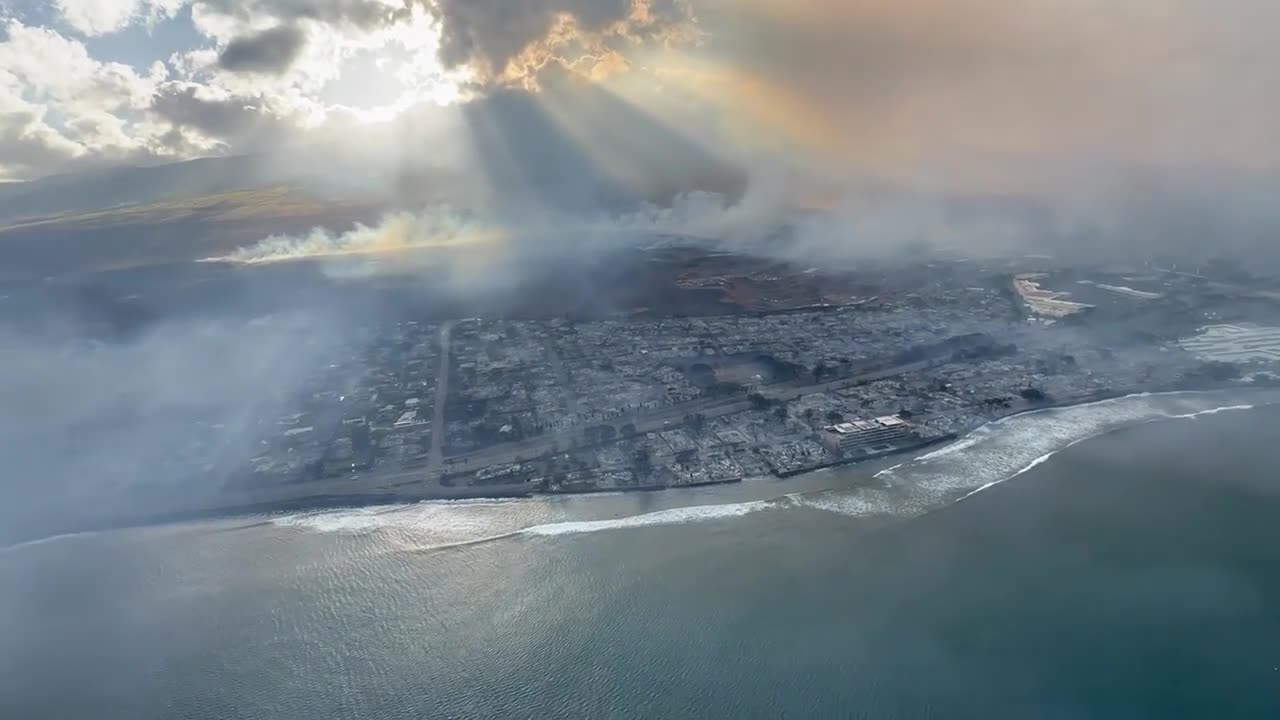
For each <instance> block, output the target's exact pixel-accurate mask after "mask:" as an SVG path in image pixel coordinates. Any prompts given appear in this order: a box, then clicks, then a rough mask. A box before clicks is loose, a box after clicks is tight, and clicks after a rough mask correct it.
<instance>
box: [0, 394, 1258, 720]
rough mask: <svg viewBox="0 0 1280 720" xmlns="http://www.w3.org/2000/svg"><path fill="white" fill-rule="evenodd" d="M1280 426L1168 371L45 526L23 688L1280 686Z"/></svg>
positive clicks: (101, 698) (1190, 711)
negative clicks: (952, 430)
mask: <svg viewBox="0 0 1280 720" xmlns="http://www.w3.org/2000/svg"><path fill="white" fill-rule="evenodd" d="M1250 405H1256V406H1257V407H1254V408H1253V409H1247V408H1246V407H1245V406H1250ZM1276 428H1280V411H1278V410H1277V409H1276V408H1275V407H1269V406H1268V405H1267V402H1266V401H1265V399H1264V398H1263V397H1261V396H1258V397H1248V398H1246V399H1244V400H1242V399H1241V398H1239V397H1235V396H1232V397H1223V396H1219V395H1199V394H1181V395H1176V396H1141V397H1133V398H1125V399H1120V400H1114V401H1105V402H1104V403H1095V404H1092V405H1089V406H1082V407H1078V408H1065V409H1059V410H1052V411H1047V412H1044V413H1035V414H1029V415H1022V416H1018V417H1015V418H1010V419H1008V420H1005V421H1003V422H1000V423H995V424H993V425H990V426H988V427H986V428H984V429H982V430H979V431H978V432H977V433H975V434H973V435H971V436H969V437H967V438H964V439H962V440H961V441H959V442H958V443H956V444H953V445H952V446H949V447H947V448H942V449H939V450H936V451H933V452H930V453H926V454H924V455H923V457H921V458H917V459H908V460H906V461H905V462H901V459H900V460H899V461H896V462H895V463H893V464H894V465H896V467H886V466H885V465H882V466H869V467H867V466H864V467H853V468H842V469H834V470H829V471H824V472H821V473H815V474H812V475H808V476H804V477H801V478H794V479H792V480H788V481H775V480H757V481H749V482H747V483H744V484H742V485H740V486H729V487H721V488H705V489H698V490H692V491H688V492H687V493H679V492H676V493H659V494H641V495H630V494H628V495H616V496H593V497H568V498H552V499H546V500H541V499H539V500H511V501H462V502H453V503H421V504H418V505H413V506H400V507H382V508H365V509H360V510H337V511H324V512H316V513H302V514H291V515H282V516H274V517H262V518H248V519H235V520H220V521H213V522H201V523H191V524H184V525H173V526H165V527H153V528H142V529H135V530H126V531H115V532H108V533H98V534H85V535H78V536H71V537H64V538H55V539H50V540H48V541H43V542H37V543H28V544H25V545H22V546H18V547H12V548H9V549H6V550H5V551H3V552H0V588H3V590H0V636H3V637H4V638H6V640H5V642H4V644H3V647H2V648H0V717H23V718H42V717H59V718H62V717H70V718H78V717H86V718H88V717H95V718H96V717H138V718H151V717H155V718H215V717H248V718H269V717H270V718H276V717H308V718H311V717H369V718H419V717H510V716H516V717H552V716H567V717H584V716H588V717H600V716H633V717H687V716H707V715H723V716H737V717H778V716H781V715H793V716H797V715H798V716H850V715H853V716H866V717H890V718H895V717H896V718H908V717H930V716H947V717H954V716H975V715H982V716H997V717H1100V716H1104V717H1126V718H1127V717H1139V716H1141V717H1148V716H1175V715H1176V716H1202V715H1209V716H1216V717H1227V716H1231V717H1276V716H1278V714H1280V692H1278V691H1277V690H1276V688H1280V656H1277V655H1276V650H1275V648H1277V647H1280V617H1277V616H1276V613H1275V612H1274V608H1276V607H1280V570H1277V568H1280V523H1276V522H1275V519H1276V518H1277V517H1280V480H1277V479H1276V477H1275V473H1274V469H1273V468H1274V467H1275V466H1276V465H1277V461H1280V446H1278V444H1277V443H1276V442H1275V441H1276V440H1277V432H1280V431H1278V430H1277V429H1276ZM886 465H888V464H886ZM939 510H941V512H938V511H939Z"/></svg>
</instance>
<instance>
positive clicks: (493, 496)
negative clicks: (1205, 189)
mask: <svg viewBox="0 0 1280 720" xmlns="http://www.w3.org/2000/svg"><path fill="white" fill-rule="evenodd" d="M1232 389H1235V390H1243V389H1245V388H1241V387H1238V386H1236V387H1232V386H1227V387H1209V388H1206V387H1195V388H1177V389H1155V390H1146V391H1118V390H1108V391H1101V392H1095V393H1088V394H1085V395H1081V396H1074V397H1072V398H1063V399H1060V400H1051V401H1049V402H1045V403H1032V402H1030V401H1022V402H1021V403H1019V405H1018V406H1017V407H1013V408H1009V409H1007V411H1005V412H1001V413H997V414H995V415H993V416H990V417H987V418H985V419H983V420H982V421H981V422H975V423H973V424H972V425H970V426H967V427H965V428H964V429H962V430H960V431H958V432H952V433H947V434H945V435H942V436H938V437H936V438H930V439H925V440H921V441H920V442H917V443H913V444H911V445H908V446H904V447H902V448H901V449H895V450H893V451H890V452H886V453H882V454H879V455H875V456H871V457H857V458H850V459H841V460H837V461H833V462H830V463H826V464H823V465H819V466H816V467H810V468H805V469H803V470H798V471H795V472H788V473H784V474H774V475H770V476H768V477H774V478H777V479H779V480H787V479H790V478H794V477H799V476H803V475H807V474H810V473H815V472H820V471H824V470H829V469H832V468H837V467H853V466H856V465H860V464H863V463H869V462H871V461H875V460H883V459H885V458H889V457H893V456H896V455H903V454H910V453H913V452H918V451H920V450H923V449H926V448H929V447H934V446H938V445H944V446H945V445H946V444H950V443H953V442H957V441H960V440H963V439H964V438H966V437H968V436H969V435H971V434H972V433H974V432H976V431H977V430H978V429H980V428H982V427H986V426H987V425H991V424H995V423H1000V422H1003V421H1005V420H1008V419H1010V418H1014V417H1018V416H1021V415H1031V414H1035V413H1039V412H1045V411H1050V410H1057V409H1063V408H1070V407H1080V406H1084V405H1090V404H1093V403H1098V402H1105V401H1107V400H1117V399H1124V398H1136V397H1144V396H1153V395H1178V394H1191V393H1194V394H1207V393H1216V392H1228V391H1230V390H1232ZM744 480H745V478H735V479H731V480H724V481H710V482H703V483H697V484H694V485H675V486H644V487H633V488H608V489H600V490H591V491H574V492H532V491H529V490H527V489H525V488H523V487H521V488H512V489H509V490H503V489H500V488H472V487H466V488H449V489H448V491H447V492H441V491H440V490H441V488H438V487H426V486H420V487H421V490H408V489H396V490H392V491H388V492H353V493H315V494H311V495H301V496H297V497H291V498H287V499H270V500H258V501H249V502H242V503H227V504H212V503H210V504H207V505H205V506H203V507H194V508H186V509H175V510H173V511H166V512H158V513H148V514H145V515H140V516H134V517H129V516H127V515H126V516H123V517H120V516H117V517H116V518H115V519H104V520H102V521H100V522H90V523H82V524H79V525H73V526H68V527H65V528H58V529H56V530H55V531H52V532H47V533H43V534H40V535H38V536H31V537H20V536H19V537H14V538H10V539H8V541H7V542H5V544H4V545H0V552H2V551H4V550H6V549H10V548H13V547H17V546H22V545H27V544H31V543H39V542H42V541H44V540H49V539H53V538H58V537H64V536H75V535H79V534H86V533H101V532H110V531H115V530H129V529H138V528H147V527H158V526H163V525H172V524H179V523H184V522H195V521H203V520H223V519H234V518H246V519H249V518H253V517H254V516H272V515H280V514H287V513H297V512H318V511H325V510H343V509H352V510H355V509H361V508H369V507H379V506H397V505H402V506H409V505H415V504H418V503H422V502H432V501H436V502H449V501H455V500H514V499H534V498H539V497H548V498H555V497H566V496H575V495H582V496H586V495H600V494H606V493H619V492H620V493H627V494H630V493H650V492H660V491H666V490H675V491H678V490H682V489H694V488H705V487H708V486H716V485H733V484H739V483H742V482H743V481H744ZM941 509H943V508H939V510H941ZM934 512H937V511H934ZM930 514H932V513H930Z"/></svg>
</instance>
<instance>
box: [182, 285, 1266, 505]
mask: <svg viewBox="0 0 1280 720" xmlns="http://www.w3.org/2000/svg"><path fill="white" fill-rule="evenodd" d="M1037 262H1038V263H1040V264H1044V263H1043V262H1042V261H1024V262H1023V263H1022V266H1017V265H1015V266H1009V267H1003V266H1002V267H998V268H992V267H990V266H984V265H981V264H978V263H970V262H967V261H953V262H946V263H942V262H940V263H937V264H935V267H931V268H930V269H929V273H928V277H929V278H931V279H930V280H929V281H928V282H927V283H925V284H912V282H911V281H910V280H909V279H904V278H901V277H891V276H889V277H885V278H883V280H882V281H881V287H882V288H889V289H887V290H885V291H882V292H878V293H877V294H875V295H866V296H858V295H855V294H852V293H846V294H845V295H843V296H840V297H839V301H838V302H819V303H816V304H815V303H812V302H811V301H812V299H813V298H805V302H807V303H809V304H804V305H797V303H796V301H795V299H794V298H790V299H783V300H780V301H778V302H776V303H775V305H774V306H772V307H768V308H767V309H757V308H752V309H749V310H747V311H744V310H743V309H742V308H741V307H737V306H726V312H724V313H722V314H704V315H699V316H690V317H676V316H669V315H668V316H653V315H650V314H645V313H633V314H630V315H619V316H616V317H606V318H587V319H583V318H571V317H550V318H503V317H484V318H462V319H456V320H426V319H424V320H413V319H396V320H393V321H388V322H387V323H385V324H383V325H371V326H370V327H368V328H365V329H364V331H363V332H362V333H357V334H354V335H353V336H352V337H350V338H349V341H348V342H347V343H345V344H343V345H341V346H340V347H339V348H337V349H334V350H332V353H333V356H332V357H329V358H326V359H327V360H328V362H326V363H322V371H321V372H319V373H318V374H316V375H315V376H314V377H308V378H306V382H305V383H304V388H305V390H304V392H302V393H301V394H300V395H298V396H297V397H296V398H293V399H291V402H293V405H292V406H290V407H289V408H288V412H285V413H283V414H278V415H275V416H271V417H263V418H260V419H258V420H257V421H256V422H257V424H256V425H255V429H256V430H257V432H258V434H259V436H260V437H259V438H258V439H257V441H256V446H255V447H256V451H255V452H253V453H252V454H251V456H250V457H247V458H245V459H244V462H243V463H241V464H239V465H238V466H237V467H235V468H234V469H233V471H232V472H231V473H230V477H231V479H230V480H229V481H227V483H228V487H229V489H230V490H232V491H235V492H239V493H241V495H243V496H245V497H253V498H256V497H264V496H266V497H272V498H279V497H288V496H293V495H297V496H302V495H306V494H308V493H324V494H334V493H340V494H351V493H367V494H369V495H377V494H380V493H396V494H400V495H408V496H413V497H477V496H509V495H526V494H535V493H581V492H600V491H625V490H651V489H660V488H669V487H687V486H696V485H704V484H713V483H726V482H736V481H739V480H742V479H744V478H751V477H758V476H767V475H773V476H778V477H786V476H790V475H794V474H797V473H803V472H807V471H811V470H815V469H818V468H823V467H829V466H833V465H839V464H845V463H851V462H856V461H860V460H866V459H870V458H876V457H882V456H886V455H890V454H895V453H902V452H908V451H912V450H916V449H920V448H924V447H926V446H929V445H933V444H937V443H941V442H945V441H947V440H950V439H952V438H955V437H957V436H958V435H961V434H963V433H965V432H967V431H969V430H972V429H973V428H975V427H977V426H979V425H981V424H983V423H985V422H989V421H991V420H993V419H996V418H999V417H1002V416H1006V415H1009V414H1013V413H1017V412H1022V411H1027V410H1034V409H1037V408H1043V407H1048V406H1051V405H1055V404H1065V403H1074V402H1083V401H1087V400H1090V399H1097V398H1102V397H1109V396H1114V395H1119V394H1127V393H1131V392H1146V391H1160V390H1174V389H1187V388H1197V387H1209V386H1215V385H1220V384H1223V383H1239V382H1244V381H1249V382H1273V381H1274V380H1275V376H1274V375H1271V374H1270V369H1273V368H1274V366H1275V365H1276V358H1277V350H1280V340H1277V337H1280V333H1276V332H1275V331H1271V330H1268V329H1267V326H1265V325H1257V324H1249V323H1242V324H1240V325H1231V324H1229V323H1226V322H1225V321H1224V319H1223V318H1220V317H1217V316H1216V315H1215V312H1214V309H1213V308H1215V307H1216V305H1215V298H1219V297H1223V296H1225V295H1230V296H1231V299H1232V303H1233V307H1245V308H1246V309H1247V308H1249V307H1250V305H1249V303H1242V302H1241V301H1240V300H1241V298H1240V295H1241V293H1245V292H1248V291H1247V290H1245V289H1241V288H1238V287H1237V288H1235V289H1228V288H1226V287H1225V286H1222V285H1220V284H1218V283H1215V282H1213V281H1211V280H1209V279H1208V278H1205V277H1203V276H1199V275H1194V274H1188V273H1178V272H1174V271H1170V270H1147V271H1145V272H1141V273H1137V272H1132V271H1130V272H1127V273H1121V275H1123V277H1121V276H1120V275H1117V273H1115V272H1111V273H1110V274H1106V273H1103V274H1099V273H1097V272H1094V273H1093V274H1092V275H1090V276H1089V277H1085V276H1082V275H1080V273H1079V271H1054V270H1049V271H1042V272H1028V271H1025V269H1024V267H1025V265H1027V264H1034V263H1037ZM939 266H945V267H942V269H941V270H940V269H939ZM741 270H742V269H741V268H738V267H734V268H733V270H732V272H734V273H740V272H741ZM748 280H749V281H751V282H753V283H754V284H755V286H756V287H763V288H765V289H766V290H765V292H763V293H760V294H758V295H757V296H756V297H754V298H753V301H754V302H758V303H768V302H770V299H769V297H768V292H767V288H769V287H779V288H781V287H784V286H785V285H786V283H785V282H782V281H783V280H785V278H776V277H775V278H769V277H761V276H759V275H758V274H757V276H755V277H749V278H748ZM686 281H688V279H687V278H686ZM771 281H775V282H771ZM697 282H699V283H701V284H702V285H704V286H716V283H717V282H719V283H720V286H722V287H723V286H726V285H733V284H734V282H735V279H734V278H727V277H721V278H716V277H714V276H713V277H702V278H698V279H697ZM737 282H738V285H737V286H738V287H741V286H742V282H741V278H738V280H737ZM895 286H896V287H897V288H899V289H896V290H895V289H892V288H894V287H895ZM1134 286H1141V289H1138V288H1136V287H1134ZM860 287H864V288H865V287H867V285H866V283H863V284H861V285H860ZM901 288H906V289H905V290H903V289H901ZM1061 288H1068V289H1066V290H1064V289H1061ZM820 299H821V298H820ZM1257 300H1258V308H1259V310H1258V311H1257V312H1258V313H1262V315H1254V316H1251V317H1264V316H1265V314H1266V313H1267V312H1269V310H1268V309H1267V308H1269V307H1270V301H1269V299H1267V298H1265V297H1258V298H1257ZM1246 311H1248V312H1252V311H1249V310H1246ZM1223 328H1234V330H1225V329H1223ZM1241 346H1245V347H1246V349H1245V350H1244V351H1242V350H1241V349H1240V348H1241ZM1233 352H1234V353H1236V354H1235V355H1231V353H1233ZM1224 358H1225V359H1224ZM200 447H201V446H200V444H199V443H193V444H192V445H190V446H188V447H187V449H188V450H189V451H193V452H194V453H195V456H194V457H193V456H188V457H185V458H184V457H175V458H174V462H175V464H182V463H187V464H188V465H191V464H198V463H199V462H200V459H199V457H198V453H199V448H200Z"/></svg>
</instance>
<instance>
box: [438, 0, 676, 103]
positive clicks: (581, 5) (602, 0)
mask: <svg viewBox="0 0 1280 720" xmlns="http://www.w3.org/2000/svg"><path fill="white" fill-rule="evenodd" d="M428 7H429V8H430V10H431V12H432V13H433V14H434V15H435V17H436V18H437V20H438V21H439V23H440V28H441V33H442V37H441V43H440V60H441V62H443V63H444V65H445V66H446V67H451V68H452V67H459V66H470V67H472V68H473V69H474V70H475V71H476V74H477V77H479V78H480V79H482V80H485V81H488V82H496V83H505V84H511V83H518V82H521V81H524V82H525V84H529V81H531V80H532V78H533V76H536V75H537V73H538V72H539V71H540V70H541V69H542V68H543V67H544V66H546V65H547V64H548V63H551V62H559V63H560V64H562V65H564V66H567V67H574V66H577V65H579V64H580V63H581V62H583V61H584V60H601V59H604V58H605V57H610V58H611V59H610V60H609V64H610V65H613V66H617V65H618V63H619V57H618V56H617V53H616V46H617V43H618V42H620V41H621V42H624V43H625V41H637V40H642V39H643V40H648V39H653V38H660V37H676V36H678V35H687V34H688V33H689V32H690V31H689V27H690V26H691V24H692V22H693V19H692V15H691V14H690V11H689V8H688V6H687V5H685V4H684V3H683V2H680V1H679V0H660V1H659V2H651V1H650V0H526V1H525V2H520V3H516V4H513V3H508V2H504V1H503V0H434V1H433V2H429V3H428Z"/></svg>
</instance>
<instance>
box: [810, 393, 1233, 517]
mask: <svg viewBox="0 0 1280 720" xmlns="http://www.w3.org/2000/svg"><path fill="white" fill-rule="evenodd" d="M1221 402H1222V396H1221V395H1219V394H1215V393H1166V394H1149V393H1144V394H1136V395H1128V396H1125V397H1120V398H1114V399H1110V400H1101V401H1098V402H1092V403H1086V404H1082V405H1075V406H1069V407H1061V408H1050V409H1045V410H1037V411H1034V412H1029V413H1023V414H1020V415H1014V416H1011V417H1007V418H1003V419H1001V420H998V421H995V422H992V423H988V424H987V425H984V426H982V427H980V428H978V429H977V430H975V431H974V432H972V433H970V434H969V435H967V436H966V437H964V438H962V439H961V440H959V441H957V442H955V443H952V444H951V445H948V446H946V447H944V448H941V449H939V450H935V451H933V452H930V453H926V454H924V455H921V456H919V457H917V458H915V459H914V460H911V461H909V462H905V463H902V464H900V465H897V466H894V467H892V468H889V469H887V470H883V471H881V472H880V473H877V474H876V476H875V479H876V480H877V481H878V484H877V485H873V486H871V487H865V488H858V489H854V490H838V491H826V492H821V493H816V494H814V495H810V496H806V497H804V498H803V501H802V502H801V504H802V505H804V506H806V507H812V508H815V509H819V510H826V511H829V512H837V513H841V514H844V515H851V516H860V517H862V516H875V515H884V516H896V517H913V516H917V515H923V514H925V513H927V512H930V511H932V510H936V509H938V508H941V507H945V506H946V505H949V504H951V503H953V502H956V501H960V500H965V499H967V498H970V497H973V496H974V495H977V494H979V493H981V492H983V491H985V490H989V489H991V488H993V487H995V486H997V485H1000V484H1001V483H1005V482H1008V481H1009V480H1012V479H1014V478H1017V477H1019V476H1021V475H1023V474H1025V473H1027V472H1030V471H1031V470H1033V469H1035V468H1037V467H1039V466H1040V465H1043V464H1044V463H1046V462H1048V461H1049V460H1051V459H1052V458H1053V457H1054V456H1055V455H1056V454H1058V453H1059V452H1061V451H1063V450H1066V449H1067V448H1069V447H1072V446H1074V445H1077V444H1079V443H1081V442H1084V441H1086V440H1089V439H1090V438H1094V437H1097V436H1099V435H1103V434H1105V433H1108V432H1111V431H1113V430H1117V429H1119V428H1122V427H1127V426H1130V425H1136V424H1141V423H1147V422H1154V421H1157V420H1172V419H1195V418H1198V417H1201V416H1205V415H1215V414H1218V413H1223V412H1232V411H1241V410H1251V409H1253V408H1254V407H1255V406H1254V405H1251V404H1250V405H1244V404H1238V405H1220V404H1219V403H1221Z"/></svg>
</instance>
